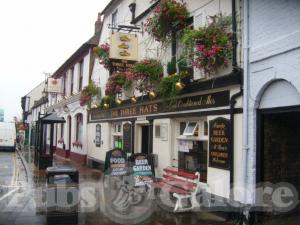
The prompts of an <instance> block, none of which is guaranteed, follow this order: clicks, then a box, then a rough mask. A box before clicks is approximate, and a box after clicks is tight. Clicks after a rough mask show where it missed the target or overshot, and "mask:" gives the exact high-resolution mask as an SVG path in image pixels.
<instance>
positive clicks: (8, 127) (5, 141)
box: [0, 122, 16, 150]
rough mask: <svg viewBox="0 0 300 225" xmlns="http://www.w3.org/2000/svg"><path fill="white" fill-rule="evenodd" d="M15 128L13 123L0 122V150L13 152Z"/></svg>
mask: <svg viewBox="0 0 300 225" xmlns="http://www.w3.org/2000/svg"><path fill="white" fill-rule="evenodd" d="M15 147H16V126H15V123H13V122H12V123H8V122H0V149H8V150H15Z"/></svg>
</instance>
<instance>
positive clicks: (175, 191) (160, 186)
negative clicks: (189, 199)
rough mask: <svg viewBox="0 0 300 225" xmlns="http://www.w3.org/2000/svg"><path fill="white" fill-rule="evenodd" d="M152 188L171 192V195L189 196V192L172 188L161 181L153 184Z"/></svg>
mask: <svg viewBox="0 0 300 225" xmlns="http://www.w3.org/2000/svg"><path fill="white" fill-rule="evenodd" d="M152 186H154V187H157V188H160V189H162V190H164V191H168V192H171V193H177V194H182V195H189V194H190V193H191V192H190V191H186V190H183V189H181V188H177V187H175V186H172V185H170V184H168V183H165V182H163V181H161V182H157V183H153V184H152Z"/></svg>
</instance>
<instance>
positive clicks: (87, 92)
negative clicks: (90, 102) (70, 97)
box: [81, 81, 100, 97]
mask: <svg viewBox="0 0 300 225" xmlns="http://www.w3.org/2000/svg"><path fill="white" fill-rule="evenodd" d="M99 92H100V88H99V87H97V86H96V84H95V83H94V82H93V81H90V83H89V84H88V86H86V87H85V88H84V89H83V90H82V92H81V94H82V95H84V96H90V97H92V96H96V95H98V94H99Z"/></svg>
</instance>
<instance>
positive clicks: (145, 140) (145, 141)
mask: <svg viewBox="0 0 300 225" xmlns="http://www.w3.org/2000/svg"><path fill="white" fill-rule="evenodd" d="M149 140H150V139H149V126H148V125H144V126H142V144H141V148H142V149H141V153H144V154H150V153H151V152H149Z"/></svg>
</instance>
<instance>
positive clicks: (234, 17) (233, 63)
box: [231, 0, 238, 71]
mask: <svg viewBox="0 0 300 225" xmlns="http://www.w3.org/2000/svg"><path fill="white" fill-rule="evenodd" d="M231 7H232V12H231V14H232V21H231V22H232V46H233V48H232V67H233V71H236V70H237V68H238V66H237V57H236V55H237V38H236V5H235V0H232V2H231Z"/></svg>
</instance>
